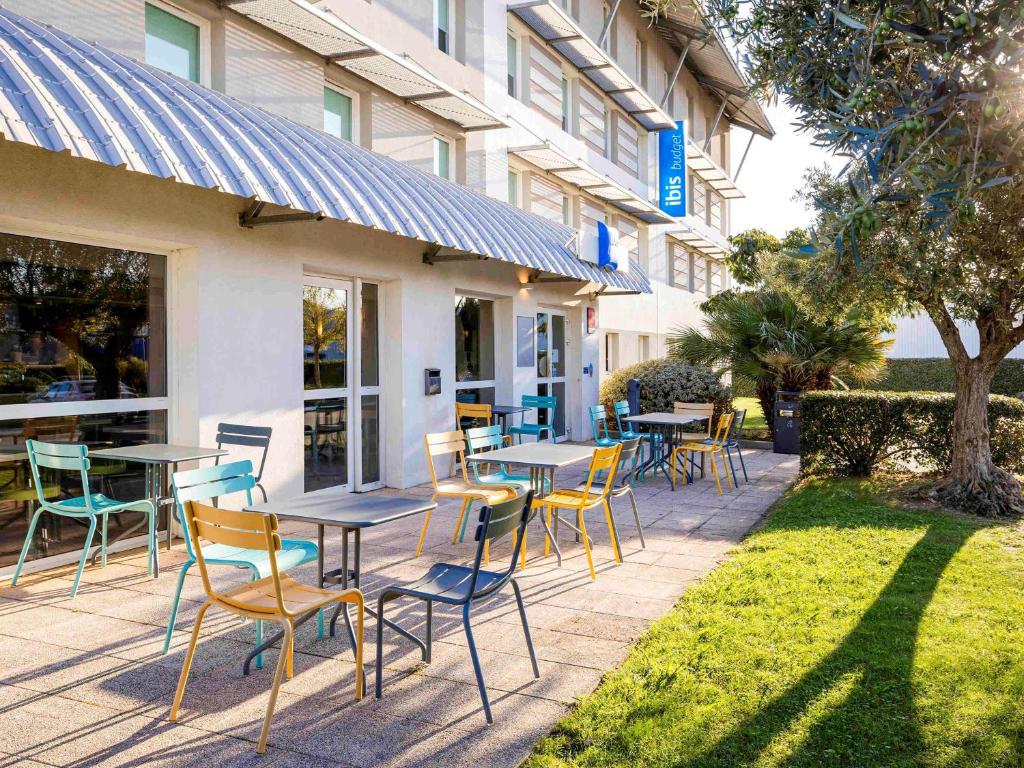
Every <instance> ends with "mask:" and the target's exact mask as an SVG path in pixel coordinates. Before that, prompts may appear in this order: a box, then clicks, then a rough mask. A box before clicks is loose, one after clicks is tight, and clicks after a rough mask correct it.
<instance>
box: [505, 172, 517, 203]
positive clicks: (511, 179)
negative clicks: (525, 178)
mask: <svg viewBox="0 0 1024 768" xmlns="http://www.w3.org/2000/svg"><path fill="white" fill-rule="evenodd" d="M508 202H509V205H514V206H516V207H517V208H518V207H519V174H518V173H516V172H515V171H509V172H508Z"/></svg>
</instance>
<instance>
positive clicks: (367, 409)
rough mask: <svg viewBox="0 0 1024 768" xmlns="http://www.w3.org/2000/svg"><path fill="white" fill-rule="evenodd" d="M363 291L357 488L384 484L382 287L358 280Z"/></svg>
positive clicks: (359, 330) (367, 488) (361, 291)
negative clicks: (381, 386) (381, 374)
mask: <svg viewBox="0 0 1024 768" xmlns="http://www.w3.org/2000/svg"><path fill="white" fill-rule="evenodd" d="M356 286H357V289H358V293H359V329H358V333H359V392H358V397H359V406H360V414H359V429H358V440H359V465H358V467H357V469H358V471H357V473H356V477H355V490H357V491H368V490H371V489H373V488H380V487H382V486H383V485H384V476H383V473H382V469H381V467H382V456H381V436H382V434H383V429H382V427H381V407H380V394H381V390H380V379H381V376H380V358H381V354H380V348H381V332H380V323H381V312H380V286H379V285H377V284H376V283H365V282H363V281H362V280H359V281H357V282H356Z"/></svg>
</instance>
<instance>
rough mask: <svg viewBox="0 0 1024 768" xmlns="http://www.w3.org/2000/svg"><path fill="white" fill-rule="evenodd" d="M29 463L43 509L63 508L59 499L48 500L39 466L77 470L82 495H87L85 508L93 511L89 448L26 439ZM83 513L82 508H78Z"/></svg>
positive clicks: (67, 470) (70, 470)
mask: <svg viewBox="0 0 1024 768" xmlns="http://www.w3.org/2000/svg"><path fill="white" fill-rule="evenodd" d="M25 448H26V451H27V452H28V463H29V466H30V467H31V468H32V481H33V483H34V485H35V487H36V498H37V499H38V500H39V505H40V506H41V507H43V509H53V510H61V504H60V502H59V501H47V500H46V497H45V496H44V495H43V483H42V480H41V479H40V477H39V468H40V467H43V468H45V469H54V470H57V471H59V472H77V473H78V476H79V478H80V479H81V482H82V495H83V496H84V497H85V509H86V511H87V513H88V514H90V515H91V514H92V513H93V508H92V495H91V494H90V493H89V466H90V462H89V448H88V447H87V446H85V445H83V444H81V443H70V444H69V443H42V442H40V441H38V440H26V441H25ZM77 511H78V513H79V514H81V509H80V508H79V509H77Z"/></svg>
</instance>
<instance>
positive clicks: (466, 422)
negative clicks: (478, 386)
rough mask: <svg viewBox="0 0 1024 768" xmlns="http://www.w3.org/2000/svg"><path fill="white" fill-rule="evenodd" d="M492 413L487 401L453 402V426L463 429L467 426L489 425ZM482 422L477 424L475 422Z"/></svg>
mask: <svg viewBox="0 0 1024 768" xmlns="http://www.w3.org/2000/svg"><path fill="white" fill-rule="evenodd" d="M493 419H494V414H493V413H492V412H491V406H490V405H488V404H487V403H458V402H457V403H455V428H456V429H458V430H462V431H465V430H466V429H468V428H469V427H489V426H491V424H492V423H493ZM478 421H479V422H483V423H482V424H477V423H476V422H478Z"/></svg>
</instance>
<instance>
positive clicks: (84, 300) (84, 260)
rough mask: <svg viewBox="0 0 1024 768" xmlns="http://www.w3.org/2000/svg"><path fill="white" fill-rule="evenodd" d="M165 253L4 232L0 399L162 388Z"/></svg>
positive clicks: (146, 393) (153, 392)
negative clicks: (156, 253)
mask: <svg viewBox="0 0 1024 768" xmlns="http://www.w3.org/2000/svg"><path fill="white" fill-rule="evenodd" d="M165 271H166V258H165V257H163V256H156V255H152V254H146V253H139V252H136V251H129V250H121V249H114V248H100V247H97V246H92V245H82V244H79V243H67V242H61V241H57V240H46V239H42V238H36V237H25V236H22V235H11V234H5V233H0V405H11V404H18V403H58V402H71V401H81V400H118V399H124V398H135V397H163V396H165V395H166V394H167V385H166V380H167V378H166V374H167V369H166V365H167V363H166V352H165V350H166V322H167V308H166V305H165V302H164V295H165V280H166V277H165Z"/></svg>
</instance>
